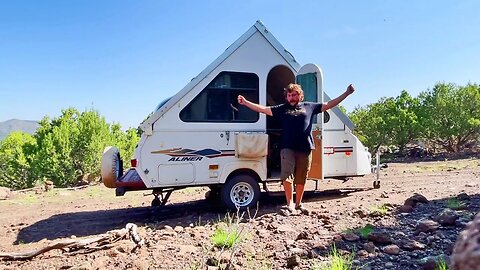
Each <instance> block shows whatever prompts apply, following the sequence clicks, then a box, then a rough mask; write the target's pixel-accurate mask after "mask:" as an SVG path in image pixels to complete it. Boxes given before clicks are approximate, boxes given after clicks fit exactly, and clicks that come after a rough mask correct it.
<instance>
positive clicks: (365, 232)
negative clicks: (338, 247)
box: [355, 224, 375, 239]
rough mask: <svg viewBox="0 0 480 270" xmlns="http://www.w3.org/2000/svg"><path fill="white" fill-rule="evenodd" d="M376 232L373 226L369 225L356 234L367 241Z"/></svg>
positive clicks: (359, 229) (358, 230)
mask: <svg viewBox="0 0 480 270" xmlns="http://www.w3.org/2000/svg"><path fill="white" fill-rule="evenodd" d="M374 230H375V227H373V225H372V224H367V225H365V226H363V227H361V228H358V229H357V230H356V231H355V232H356V233H357V234H358V235H360V237H362V238H364V239H366V238H368V236H369V235H370V234H371V233H372V232H373V231H374Z"/></svg>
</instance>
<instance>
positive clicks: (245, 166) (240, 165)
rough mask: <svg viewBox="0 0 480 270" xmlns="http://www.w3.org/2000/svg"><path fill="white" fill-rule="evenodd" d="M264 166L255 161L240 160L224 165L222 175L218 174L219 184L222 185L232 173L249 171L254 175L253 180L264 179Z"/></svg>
mask: <svg viewBox="0 0 480 270" xmlns="http://www.w3.org/2000/svg"><path fill="white" fill-rule="evenodd" d="M264 167H265V166H264V164H263V163H262V162H259V161H255V160H241V161H235V162H230V163H227V164H225V166H224V168H223V170H222V173H221V174H220V178H219V182H220V184H224V183H225V182H226V181H227V179H228V178H229V177H231V175H232V173H233V174H235V173H237V172H245V171H250V172H251V173H252V174H255V178H256V179H258V180H260V179H262V177H263V178H265V177H266V174H267V173H266V171H265V168H264Z"/></svg>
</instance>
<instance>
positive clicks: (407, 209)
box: [398, 205, 413, 213]
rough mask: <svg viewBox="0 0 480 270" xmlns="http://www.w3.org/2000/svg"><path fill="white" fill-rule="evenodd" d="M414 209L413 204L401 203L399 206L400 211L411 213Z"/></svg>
mask: <svg viewBox="0 0 480 270" xmlns="http://www.w3.org/2000/svg"><path fill="white" fill-rule="evenodd" d="M412 211H413V206H411V205H401V206H400V207H398V212H400V213H410V212H412Z"/></svg>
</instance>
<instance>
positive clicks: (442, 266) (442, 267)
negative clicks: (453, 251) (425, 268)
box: [435, 257, 448, 270]
mask: <svg viewBox="0 0 480 270" xmlns="http://www.w3.org/2000/svg"><path fill="white" fill-rule="evenodd" d="M447 269H448V267H447V263H446V262H445V259H444V258H443V257H442V258H440V260H439V261H438V262H437V265H436V267H435V270H447Z"/></svg>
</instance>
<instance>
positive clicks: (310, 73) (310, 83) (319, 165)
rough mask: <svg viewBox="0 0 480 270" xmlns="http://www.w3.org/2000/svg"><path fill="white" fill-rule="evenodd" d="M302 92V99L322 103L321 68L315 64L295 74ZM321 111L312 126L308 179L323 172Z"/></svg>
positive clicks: (320, 176) (319, 177)
mask: <svg viewBox="0 0 480 270" xmlns="http://www.w3.org/2000/svg"><path fill="white" fill-rule="evenodd" d="M296 83H298V84H300V85H301V86H302V89H303V93H304V96H305V98H304V101H310V102H320V103H323V87H322V84H323V76H322V70H321V69H320V67H319V66H317V65H315V64H306V65H304V66H302V67H301V68H300V70H299V71H298V73H297V76H296ZM323 134H324V133H323V113H320V114H318V115H317V117H316V118H315V119H314V122H313V126H312V136H313V141H314V143H315V150H313V151H312V167H311V169H310V172H309V173H308V178H309V179H322V180H323V178H324V173H323V160H324V159H323V142H322V138H323Z"/></svg>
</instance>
